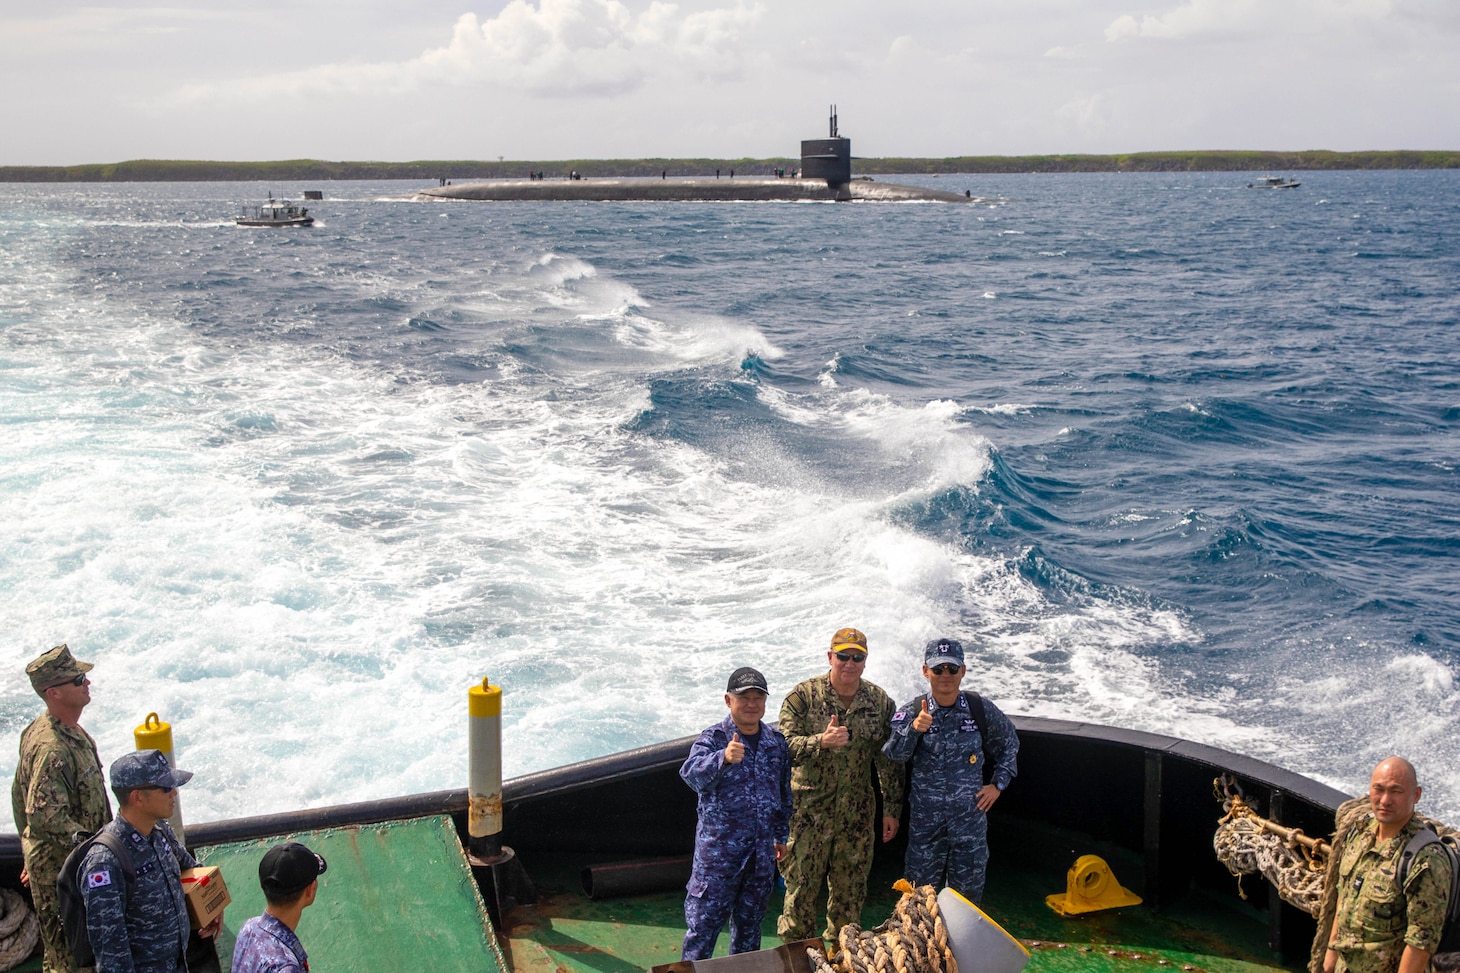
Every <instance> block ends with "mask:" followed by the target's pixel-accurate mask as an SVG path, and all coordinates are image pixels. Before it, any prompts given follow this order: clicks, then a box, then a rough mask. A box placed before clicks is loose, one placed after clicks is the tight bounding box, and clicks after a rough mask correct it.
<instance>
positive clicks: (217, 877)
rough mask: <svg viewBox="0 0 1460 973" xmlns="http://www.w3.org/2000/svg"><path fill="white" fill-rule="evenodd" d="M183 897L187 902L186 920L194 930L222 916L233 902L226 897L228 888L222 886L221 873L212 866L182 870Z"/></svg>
mask: <svg viewBox="0 0 1460 973" xmlns="http://www.w3.org/2000/svg"><path fill="white" fill-rule="evenodd" d="M182 887H183V896H184V897H185V898H186V899H187V902H188V919H189V920H191V922H192V926H193V928H194V929H202V928H203V927H204V926H206V925H208V923H210V922H212V921H213V920H214V919H216V918H218V917H219V916H221V915H222V914H223V910H224V909H225V908H227V906H228V903H229V902H232V901H233V900H232V899H231V898H230V897H229V895H228V886H227V885H224V884H223V873H222V872H220V871H219V870H218V868H217V867H216V866H214V865H204V866H202V867H200V868H184V869H183V870H182Z"/></svg>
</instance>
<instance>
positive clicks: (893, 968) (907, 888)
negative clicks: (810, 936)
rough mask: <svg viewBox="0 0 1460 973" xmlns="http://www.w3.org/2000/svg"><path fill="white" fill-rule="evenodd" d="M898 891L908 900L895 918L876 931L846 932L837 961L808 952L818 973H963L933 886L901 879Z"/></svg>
mask: <svg viewBox="0 0 1460 973" xmlns="http://www.w3.org/2000/svg"><path fill="white" fill-rule="evenodd" d="M893 888H895V889H897V890H898V891H900V892H902V893H903V895H902V898H901V899H900V900H899V901H898V903H897V905H896V907H894V908H893V910H892V918H890V919H888V920H887V921H886V922H884V923H883V924H882V925H880V926H878V927H877V928H876V929H869V930H865V931H864V930H863V929H862V928H861V927H860V926H857V925H856V924H852V925H848V926H844V927H842V931H841V933H840V934H839V935H838V937H837V951H836V958H835V959H834V960H828V959H827V958H826V957H825V956H823V955H822V954H821V953H820V952H819V951H817V950H814V949H808V950H807V951H806V952H807V953H808V954H809V955H810V957H811V968H812V970H813V973H958V964H957V963H956V962H954V960H953V951H952V950H951V949H950V948H949V947H948V930H947V929H946V928H944V926H943V916H942V913H940V912H939V911H938V893H937V892H936V891H935V890H934V888H933V887H932V886H931V885H923V886H920V887H918V888H913V887H912V886H911V885H909V884H908V882H907V881H906V880H901V881H899V882H897V884H895V885H894V886H893Z"/></svg>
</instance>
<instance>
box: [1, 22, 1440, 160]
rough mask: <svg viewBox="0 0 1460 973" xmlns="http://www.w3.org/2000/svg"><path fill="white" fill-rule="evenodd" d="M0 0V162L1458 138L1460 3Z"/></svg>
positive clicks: (1361, 143)
mask: <svg viewBox="0 0 1460 973" xmlns="http://www.w3.org/2000/svg"><path fill="white" fill-rule="evenodd" d="M165 2H166V0H159V3H158V4H157V5H145V4H143V3H139V2H130V0H114V2H108V0H100V2H97V3H91V4H79V3H73V2H70V0H0V86H3V90H4V92H5V97H3V98H0V131H3V132H4V133H5V135H4V137H3V139H0V164H9V165H67V164H75V163H83V162H114V161H120V160H124V159H136V158H172V159H229V160H250V159H287V158H319V159H335V160H384V161H406V160H414V159H494V158H496V157H498V156H504V157H506V158H508V159H567V158H625V157H640V156H712V157H727V158H734V157H741V156H752V157H763V156H771V155H791V154H794V153H795V152H796V151H797V150H798V148H799V146H798V143H799V140H800V139H802V138H809V137H814V136H818V135H820V134H822V133H823V132H824V131H825V126H826V113H827V106H828V105H829V104H830V103H832V102H835V103H837V105H838V107H839V110H840V115H841V128H842V134H844V135H849V136H851V137H852V139H853V148H854V151H855V152H856V153H857V154H858V155H863V156H888V155H913V156H950V155H1019V154H1027V153H1050V152H1099V153H1106V152H1133V151H1143V150H1160V149H1311V148H1326V149H1393V148H1407V149H1460V0H678V2H668V0H505V2H504V0H414V2H409V3H407V2H404V0H287V2H286V0H191V2H188V0H183V2H178V3H175V4H174V5H171V6H167V5H162V4H163V3H165Z"/></svg>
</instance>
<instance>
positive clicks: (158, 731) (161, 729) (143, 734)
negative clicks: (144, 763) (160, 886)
mask: <svg viewBox="0 0 1460 973" xmlns="http://www.w3.org/2000/svg"><path fill="white" fill-rule="evenodd" d="M132 739H134V740H136V741H137V749H138V750H161V751H162V756H163V757H165V758H167V765H168V766H169V767H172V768H174V769H175V768H176V767H177V761H176V760H175V759H173V753H172V724H170V723H164V722H162V720H160V719H158V717H157V714H156V713H148V714H147V718H146V719H145V720H143V721H142V725H141V726H139V727H137V728H136V729H134V730H133V731H132ZM174 797H175V798H176V802H175V803H174V804H173V806H172V817H170V818H168V819H167V823H168V824H170V825H172V831H173V834H175V835H177V836H178V837H179V838H182V836H183V819H182V788H178V790H177V793H176V794H175V795H174ZM184 844H186V841H184Z"/></svg>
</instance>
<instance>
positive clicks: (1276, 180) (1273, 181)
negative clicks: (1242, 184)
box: [1247, 176, 1302, 189]
mask: <svg viewBox="0 0 1460 973" xmlns="http://www.w3.org/2000/svg"><path fill="white" fill-rule="evenodd" d="M1301 185H1302V183H1300V182H1298V180H1296V179H1289V178H1288V177H1287V176H1263V177H1262V178H1261V179H1259V180H1257V182H1249V183H1248V184H1247V188H1248V189H1297V188H1298V187H1299V186H1301Z"/></svg>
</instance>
